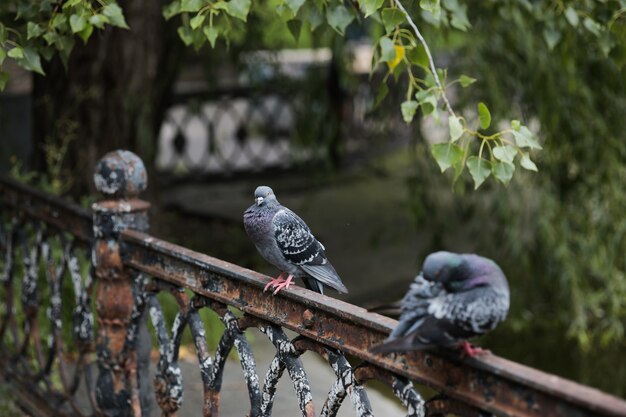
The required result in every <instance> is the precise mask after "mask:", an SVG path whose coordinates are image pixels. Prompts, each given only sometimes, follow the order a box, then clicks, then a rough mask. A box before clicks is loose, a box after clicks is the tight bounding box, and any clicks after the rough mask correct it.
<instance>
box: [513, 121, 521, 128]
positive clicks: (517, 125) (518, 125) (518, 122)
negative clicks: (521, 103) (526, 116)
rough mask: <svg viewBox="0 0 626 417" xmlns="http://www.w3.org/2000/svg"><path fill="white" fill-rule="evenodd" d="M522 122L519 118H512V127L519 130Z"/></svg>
mask: <svg viewBox="0 0 626 417" xmlns="http://www.w3.org/2000/svg"><path fill="white" fill-rule="evenodd" d="M521 126H522V125H521V123H520V121H519V120H511V129H513V130H519V128H520V127H521Z"/></svg>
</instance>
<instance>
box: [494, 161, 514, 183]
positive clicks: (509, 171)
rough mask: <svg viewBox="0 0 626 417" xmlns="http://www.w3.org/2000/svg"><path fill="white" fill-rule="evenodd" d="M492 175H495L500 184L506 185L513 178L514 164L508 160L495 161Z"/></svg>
mask: <svg viewBox="0 0 626 417" xmlns="http://www.w3.org/2000/svg"><path fill="white" fill-rule="evenodd" d="M491 170H492V172H493V176H494V177H496V179H497V180H498V181H500V182H501V183H502V184H504V185H506V184H508V183H509V181H511V178H513V173H514V172H515V165H513V164H511V163H508V162H496V163H495V164H493V167H492V169H491Z"/></svg>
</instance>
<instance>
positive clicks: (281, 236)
mask: <svg viewBox="0 0 626 417" xmlns="http://www.w3.org/2000/svg"><path fill="white" fill-rule="evenodd" d="M254 200H255V203H254V204H253V205H251V206H250V207H249V208H248V209H247V210H246V211H245V212H244V213H243V224H244V227H245V229H246V233H247V234H248V236H250V238H251V239H252V242H254V245H255V246H256V248H257V250H258V251H259V253H260V254H261V255H262V256H263V258H265V259H266V260H267V261H268V262H269V263H271V264H272V265H274V266H275V267H276V268H278V269H279V270H280V271H281V274H280V275H279V276H278V277H277V278H274V279H272V280H271V281H270V282H269V283H268V284H267V285H266V286H265V289H264V291H266V290H267V289H268V288H269V287H273V288H274V294H276V293H278V291H280V290H281V289H283V288H288V287H289V285H291V284H293V283H292V282H291V279H292V278H293V277H297V278H302V280H303V281H304V285H305V286H306V287H307V288H308V289H310V290H313V291H317V292H319V293H320V294H323V293H324V285H327V286H329V287H331V288H334V289H335V290H337V291H339V292H341V293H347V292H348V289H347V288H346V287H345V285H343V283H342V282H341V278H339V275H338V274H337V271H335V268H333V266H332V265H331V264H330V262H329V261H328V259H326V255H325V253H324V250H325V248H324V245H322V244H321V243H320V242H318V241H317V239H315V236H313V233H311V230H310V229H309V227H308V226H307V225H306V223H304V221H303V220H302V219H301V218H300V217H298V215H297V214H295V213H294V212H293V211H291V210H289V209H288V208H287V207H283V206H282V205H281V204H280V203H279V202H278V200H277V199H276V196H275V195H274V191H272V189H271V188H270V187H267V186H260V187H257V189H256V190H255V191H254ZM285 275H287V279H286V280H285V279H284V278H283V277H284V276H285Z"/></svg>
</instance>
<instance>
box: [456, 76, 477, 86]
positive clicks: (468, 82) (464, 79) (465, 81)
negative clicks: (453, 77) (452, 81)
mask: <svg viewBox="0 0 626 417" xmlns="http://www.w3.org/2000/svg"><path fill="white" fill-rule="evenodd" d="M475 82H476V78H472V77H468V76H467V75H461V76H460V77H459V83H461V87H463V88H465V87H467V86H469V85H472V84H474V83H475Z"/></svg>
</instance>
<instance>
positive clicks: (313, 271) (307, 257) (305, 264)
mask: <svg viewBox="0 0 626 417" xmlns="http://www.w3.org/2000/svg"><path fill="white" fill-rule="evenodd" d="M272 226H273V228H274V237H275V239H276V244H277V245H278V248H279V249H280V251H281V253H282V255H283V256H284V257H285V259H286V260H287V261H289V262H290V263H292V264H294V265H297V266H299V267H300V268H302V269H303V270H304V271H305V272H306V273H307V274H309V275H310V276H311V277H313V278H315V279H316V280H318V281H320V282H322V283H324V284H326V285H328V286H329V287H331V288H334V289H336V290H337V291H339V292H344V293H345V292H348V290H347V288H346V287H345V286H344V285H343V283H342V282H341V278H339V275H338V274H337V272H336V271H335V268H333V266H332V265H331V264H330V262H328V259H326V255H325V254H324V246H323V245H322V244H321V243H320V242H318V241H317V239H315V236H313V233H311V229H309V227H308V226H307V225H306V223H305V222H304V220H302V219H301V218H300V217H298V215H297V214H295V213H294V212H292V211H291V210H289V209H283V210H279V211H278V212H277V213H276V214H275V215H274V218H273V221H272Z"/></svg>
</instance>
